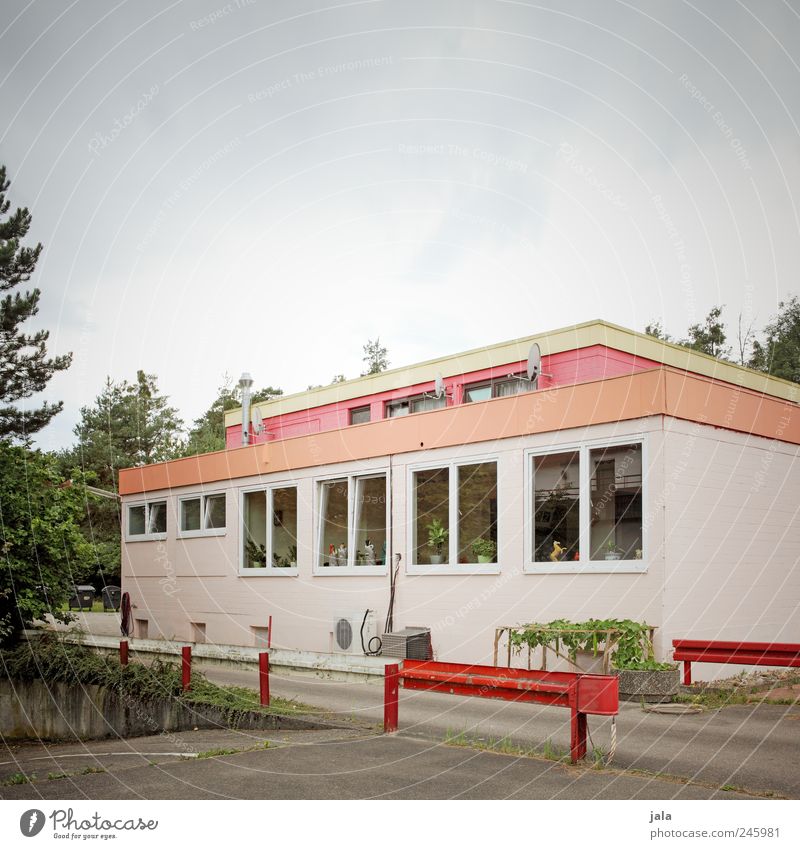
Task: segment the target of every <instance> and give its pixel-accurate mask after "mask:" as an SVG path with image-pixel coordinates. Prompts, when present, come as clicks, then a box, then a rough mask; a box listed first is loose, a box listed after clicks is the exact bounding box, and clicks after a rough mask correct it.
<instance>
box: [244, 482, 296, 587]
mask: <svg viewBox="0 0 800 849" xmlns="http://www.w3.org/2000/svg"><path fill="white" fill-rule="evenodd" d="M254 569H264V570H266V571H265V572H264V573H263V574H282V575H286V574H297V488H296V487H294V486H274V487H270V488H268V489H258V490H251V491H247V492H244V493H243V494H242V571H243V572H247V573H248V574H253V573H252V572H250V571H249V570H254Z"/></svg>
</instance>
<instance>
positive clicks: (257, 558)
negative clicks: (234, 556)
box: [244, 539, 267, 567]
mask: <svg viewBox="0 0 800 849" xmlns="http://www.w3.org/2000/svg"><path fill="white" fill-rule="evenodd" d="M244 547H245V551H246V552H247V560H248V562H249V563H250V564H251V565H254V566H256V567H259V566H266V565H267V547H266V546H265V545H260V544H258V545H257V544H256V543H255V542H253V540H251V539H248V540H247V542H246V543H245V545H244Z"/></svg>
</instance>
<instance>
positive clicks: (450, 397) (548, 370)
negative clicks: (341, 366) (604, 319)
mask: <svg viewBox="0 0 800 849" xmlns="http://www.w3.org/2000/svg"><path fill="white" fill-rule="evenodd" d="M658 365H659V363H657V362H654V361H653V360H648V359H645V358H643V357H637V356H636V355H634V354H628V353H626V352H625V351H618V350H616V349H614V348H608V347H606V346H605V345H591V346H589V347H586V348H579V349H576V350H572V351H562V352H561V353H558V354H552V355H550V356H545V357H542V372H543V374H542V377H541V378H540V380H539V388H540V389H548V388H550V387H554V386H563V385H567V384H571V383H579V382H583V381H589V380H602V379H603V378H607V377H617V376H620V375H624V374H630V373H632V372H635V371H642V370H644V369H650V368H654V367H657V366H658ZM526 367H527V362H526V361H525V360H521V361H519V362H512V363H506V364H504V365H500V366H493V367H492V368H487V369H481V370H479V371H472V372H469V373H468V374H460V375H450V376H445V378H444V382H445V386H446V388H447V406H448V407H451V406H455V405H458V404H461V403H463V397H464V386H465V385H467V384H471V383H480V382H481V381H484V380H490V379H492V378H502V377H505V376H506V375H508V374H513V373H515V372H520V371H525V368H526ZM545 375H549V376H548V377H546V376H545ZM433 390H434V382H433V381H432V380H431V381H428V382H427V383H416V384H414V385H412V386H403V387H401V388H399V389H393V390H391V391H388V392H377V393H373V394H371V395H364V396H361V397H360V398H350V399H348V400H347V401H341V402H338V403H336V404H324V405H323V406H320V407H312V408H309V409H306V410H297V411H295V412H292V413H284V414H283V415H281V416H272V417H270V418H265V419H264V432H263V433H262V434H260V435H259V436H255V435H252V438H251V442H252V444H258V443H261V442H272V441H273V440H276V439H288V438H290V437H293V436H305V435H307V434H310V433H319V432H321V431H326V430H338V429H339V428H343V427H347V426H348V425H349V424H350V410H352V409H357V408H360V407H366V406H367V405H368V404H369V406H370V408H371V420H372V421H373V422H375V421H379V420H380V419H382V418H384V407H385V405H386V404H387V403H388V402H390V401H396V400H399V399H401V398H408V397H410V396H413V395H420V394H422V393H423V392H433ZM241 444H242V426H241V425H240V424H239V425H234V426H232V427H229V428H228V429H227V431H226V434H225V447H226V448H239V447H240V446H241Z"/></svg>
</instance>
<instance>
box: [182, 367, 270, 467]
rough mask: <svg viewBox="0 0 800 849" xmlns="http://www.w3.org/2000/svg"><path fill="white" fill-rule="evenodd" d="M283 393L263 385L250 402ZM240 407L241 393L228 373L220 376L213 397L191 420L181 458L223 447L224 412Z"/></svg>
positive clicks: (220, 449)
mask: <svg viewBox="0 0 800 849" xmlns="http://www.w3.org/2000/svg"><path fill="white" fill-rule="evenodd" d="M279 395H283V390H282V389H276V388H274V387H272V386H265V387H264V388H263V389H259V390H258V391H256V392H253V393H252V395H251V396H250V403H251V404H255V403H258V402H259V401H269V400H270V399H271V398H277V397H278V396H279ZM241 406H242V395H241V391H240V390H239V387H238V385H236V386H235V385H233V381H232V379H231V376H230V375H229V374H225V375H223V376H222V385H221V386H220V387H219V389H217V397H216V398H215V399H214V401H213V402H212V404H211V406H210V407H209V408H208V409H207V410H206V411H205V413H203V415H202V416H200V418H197V419H195V420H194V423H193V424H192V428H191V430H190V431H189V435H188V437H187V440H186V445H185V447H184V450H183V454H184V456H185V457H191V456H193V455H195V454H207V453H208V452H209V451H222V450H223V449H224V448H225V413H226V412H227V411H228V410H235V409H236V408H237V407H241Z"/></svg>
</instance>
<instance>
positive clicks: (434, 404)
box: [411, 395, 447, 413]
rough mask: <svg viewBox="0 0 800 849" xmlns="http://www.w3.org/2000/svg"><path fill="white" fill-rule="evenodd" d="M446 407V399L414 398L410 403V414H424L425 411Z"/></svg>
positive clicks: (443, 397)
mask: <svg viewBox="0 0 800 849" xmlns="http://www.w3.org/2000/svg"><path fill="white" fill-rule="evenodd" d="M446 406H447V398H445V396H444V395H442V397H441V398H415V399H414V400H412V401H411V412H412V413H424V412H426V411H427V410H440V409H441V408H442V407H446Z"/></svg>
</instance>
